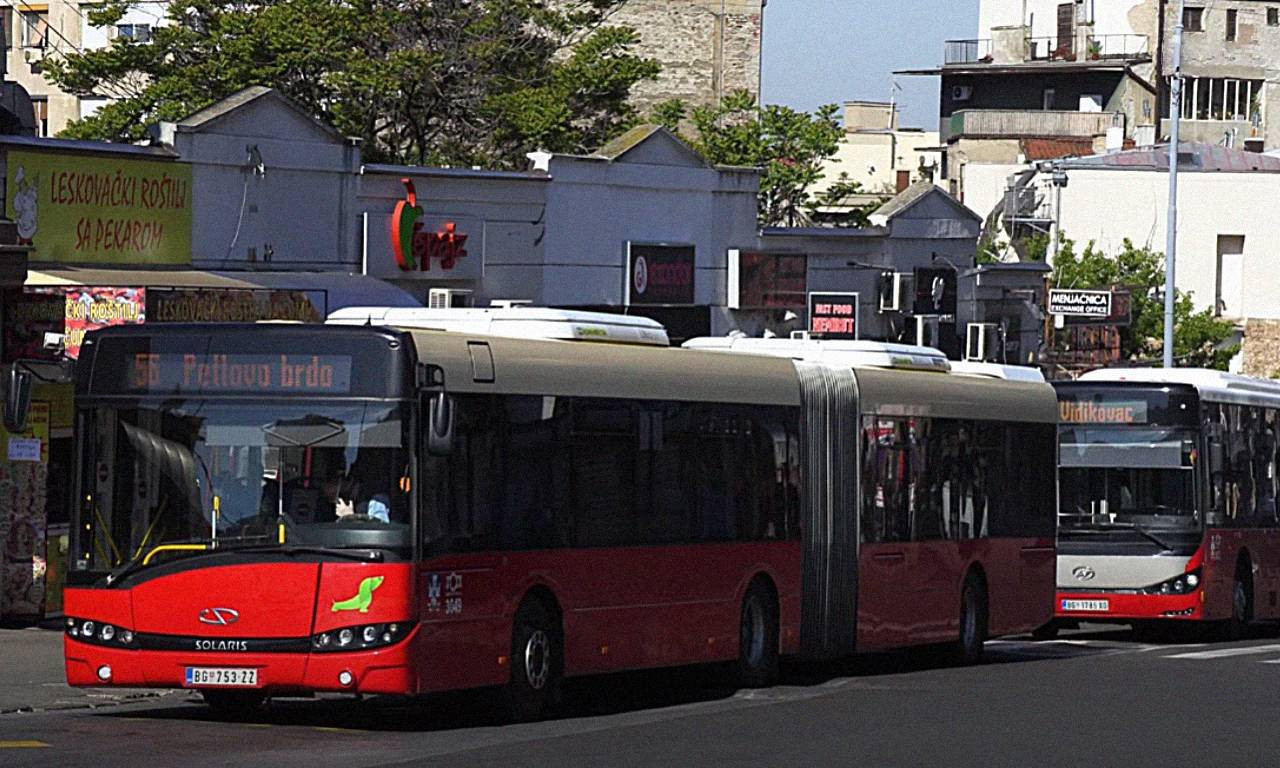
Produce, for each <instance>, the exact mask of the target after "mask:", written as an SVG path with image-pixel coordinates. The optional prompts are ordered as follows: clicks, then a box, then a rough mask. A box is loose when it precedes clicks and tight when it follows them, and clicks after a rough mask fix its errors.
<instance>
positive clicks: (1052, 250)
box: [1048, 164, 1062, 266]
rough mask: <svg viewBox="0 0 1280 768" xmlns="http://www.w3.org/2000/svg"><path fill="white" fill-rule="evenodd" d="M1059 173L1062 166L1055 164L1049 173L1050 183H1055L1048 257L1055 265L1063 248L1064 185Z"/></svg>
mask: <svg viewBox="0 0 1280 768" xmlns="http://www.w3.org/2000/svg"><path fill="white" fill-rule="evenodd" d="M1059 173H1061V169H1060V166H1059V165H1058V164H1054V166H1053V170H1052V172H1051V173H1050V174H1049V183H1050V184H1052V185H1053V234H1052V235H1051V237H1050V238H1049V239H1050V243H1049V259H1048V260H1049V261H1051V262H1052V263H1053V265H1054V266H1057V264H1058V252H1059V250H1061V248H1062V185H1061V184H1059V183H1058V175H1059Z"/></svg>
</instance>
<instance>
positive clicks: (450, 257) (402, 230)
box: [391, 179, 467, 272]
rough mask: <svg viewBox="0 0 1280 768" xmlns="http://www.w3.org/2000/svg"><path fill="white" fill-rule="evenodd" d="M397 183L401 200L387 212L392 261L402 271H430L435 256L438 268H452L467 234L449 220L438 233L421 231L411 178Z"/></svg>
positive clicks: (421, 214)
mask: <svg viewBox="0 0 1280 768" xmlns="http://www.w3.org/2000/svg"><path fill="white" fill-rule="evenodd" d="M400 183H401V184H404V188H405V192H406V194H405V199H404V200H401V201H400V202H398V203H396V208H395V211H394V212H393V213H392V214H391V252H392V254H394V255H395V258H396V264H397V265H399V267H400V269H402V270H404V271H406V272H416V271H422V272H430V271H431V260H432V259H435V260H436V261H438V262H439V263H440V268H441V269H443V270H446V271H447V270H450V269H453V268H454V266H455V265H457V263H458V259H461V258H463V257H465V256H466V255H467V249H466V247H465V246H466V244H467V236H466V235H465V234H463V233H461V232H458V231H457V225H456V224H454V223H453V222H452V221H446V222H445V223H444V226H443V227H442V228H441V229H440V231H438V232H427V231H425V230H424V228H423V225H422V221H421V219H422V217H423V212H422V208H421V207H420V206H419V205H418V193H417V191H416V190H415V189H414V187H413V181H412V180H411V179H401V180H400Z"/></svg>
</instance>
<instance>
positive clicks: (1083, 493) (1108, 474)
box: [1059, 427, 1200, 528]
mask: <svg viewBox="0 0 1280 768" xmlns="http://www.w3.org/2000/svg"><path fill="white" fill-rule="evenodd" d="M1194 446H1195V442H1194V433H1193V432H1191V431H1189V430H1178V429H1162V428H1132V427H1129V428H1088V427H1073V428H1064V429H1063V430H1062V431H1061V457H1060V462H1061V466H1062V472H1061V477H1060V480H1061V483H1060V494H1061V508H1060V513H1059V517H1060V520H1061V523H1062V525H1063V526H1064V527H1068V528H1070V527H1077V528H1081V527H1083V528H1088V527H1096V526H1106V525H1113V524H1128V525H1137V526H1141V527H1143V528H1153V527H1154V528H1194V527H1198V526H1199V525H1200V515H1199V514H1198V513H1197V509H1196V495H1195V466H1194V460H1195V452H1194Z"/></svg>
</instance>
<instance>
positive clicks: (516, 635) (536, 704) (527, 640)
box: [504, 599, 564, 723]
mask: <svg viewBox="0 0 1280 768" xmlns="http://www.w3.org/2000/svg"><path fill="white" fill-rule="evenodd" d="M563 648H564V643H563V642H562V641H561V633H560V628H559V626H558V625H557V623H556V621H555V619H554V617H553V615H552V613H551V611H549V610H548V609H547V607H546V606H544V605H543V604H542V601H540V600H538V599H530V600H525V601H524V603H523V604H521V606H520V610H518V611H516V619H515V624H514V627H513V628H512V637H511V681H510V682H509V683H507V687H506V691H505V695H504V699H505V705H506V707H505V708H506V710H507V715H508V716H509V718H510V719H511V720H513V721H515V722H520V723H527V722H532V721H535V720H541V719H542V718H543V717H546V716H547V715H548V714H550V713H551V711H552V710H553V709H554V708H555V707H557V706H559V704H560V696H561V685H560V683H561V677H562V674H563V672H562V671H563V669H564V666H563V665H564V657H563V650H562V649H563Z"/></svg>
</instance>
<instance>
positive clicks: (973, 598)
mask: <svg viewBox="0 0 1280 768" xmlns="http://www.w3.org/2000/svg"><path fill="white" fill-rule="evenodd" d="M986 642H987V591H986V589H984V588H983V586H982V581H981V580H980V579H978V578H977V577H976V576H973V575H970V576H969V577H968V578H967V579H965V580H964V589H963V590H962V591H961V593H960V638H959V640H957V641H956V658H957V660H958V661H959V662H960V663H961V664H977V663H978V662H980V661H982V652H983V649H984V647H985V645H986Z"/></svg>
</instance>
